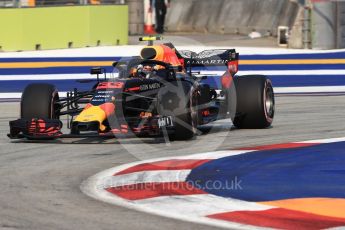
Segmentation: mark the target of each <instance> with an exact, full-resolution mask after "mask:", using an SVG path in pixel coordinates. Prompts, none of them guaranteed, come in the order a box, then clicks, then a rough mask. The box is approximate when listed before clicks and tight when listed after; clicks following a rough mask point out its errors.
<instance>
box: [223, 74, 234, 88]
mask: <svg viewBox="0 0 345 230" xmlns="http://www.w3.org/2000/svg"><path fill="white" fill-rule="evenodd" d="M221 82H222V86H223V88H224V89H229V88H230V86H231V84H232V82H233V77H232V75H231V74H230V73H229V72H228V71H227V72H226V73H225V74H224V75H223V76H222V77H221Z"/></svg>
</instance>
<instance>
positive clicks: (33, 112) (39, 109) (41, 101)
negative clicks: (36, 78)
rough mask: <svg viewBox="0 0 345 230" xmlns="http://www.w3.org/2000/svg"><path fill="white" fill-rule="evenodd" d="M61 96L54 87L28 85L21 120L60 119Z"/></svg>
mask: <svg viewBox="0 0 345 230" xmlns="http://www.w3.org/2000/svg"><path fill="white" fill-rule="evenodd" d="M58 99H59V94H58V91H57V89H56V88H55V86H54V85H50V84H44V83H38V84H30V85H28V86H27V87H26V88H25V90H24V92H23V94H22V99H21V104H20V108H21V110H20V111H21V112H20V113H21V118H23V119H29V120H31V119H32V118H41V119H58V118H59V112H58V105H57V103H56V101H57V100H58Z"/></svg>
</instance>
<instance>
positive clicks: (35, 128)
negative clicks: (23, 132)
mask: <svg viewBox="0 0 345 230" xmlns="http://www.w3.org/2000/svg"><path fill="white" fill-rule="evenodd" d="M61 128H62V125H61V124H58V123H51V122H50V123H48V122H46V121H45V120H43V119H32V120H31V123H30V124H29V127H28V134H29V135H30V136H48V137H53V136H60V135H62V133H61Z"/></svg>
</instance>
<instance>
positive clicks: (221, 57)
mask: <svg viewBox="0 0 345 230" xmlns="http://www.w3.org/2000/svg"><path fill="white" fill-rule="evenodd" d="M178 56H179V58H181V59H183V63H184V67H185V68H186V69H187V70H190V71H191V70H192V69H193V68H195V67H209V66H224V67H226V68H227V70H228V71H229V73H230V74H231V75H235V74H236V73H237V72H238V60H239V53H236V50H235V49H214V50H204V51H202V52H200V53H195V52H193V51H188V50H182V51H178Z"/></svg>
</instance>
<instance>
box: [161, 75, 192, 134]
mask: <svg viewBox="0 0 345 230" xmlns="http://www.w3.org/2000/svg"><path fill="white" fill-rule="evenodd" d="M195 92H196V90H195V88H194V87H193V85H192V83H190V82H187V81H176V82H169V83H168V84H167V85H166V86H165V87H163V88H161V89H160V91H159V93H158V95H157V97H158V106H157V110H158V113H159V115H160V116H170V117H172V118H173V122H174V134H172V135H170V139H172V140H189V139H192V138H193V137H194V136H195V134H196V131H197V120H198V109H197V106H196V105H197V97H196V96H197V95H196V93H195Z"/></svg>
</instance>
